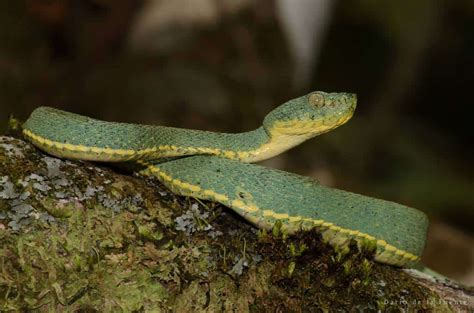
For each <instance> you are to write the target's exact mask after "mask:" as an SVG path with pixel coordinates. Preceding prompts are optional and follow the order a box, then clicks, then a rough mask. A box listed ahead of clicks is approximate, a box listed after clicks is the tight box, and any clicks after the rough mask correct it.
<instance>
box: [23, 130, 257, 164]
mask: <svg viewBox="0 0 474 313" xmlns="http://www.w3.org/2000/svg"><path fill="white" fill-rule="evenodd" d="M23 134H24V135H25V136H27V137H29V138H31V139H32V140H33V141H34V142H38V143H39V144H41V145H46V146H50V147H55V148H57V149H64V150H68V151H73V152H92V153H96V154H105V155H117V154H118V155H124V156H127V155H143V154H150V153H154V152H157V151H158V150H160V151H169V152H177V151H178V150H182V151H183V153H185V152H189V153H193V154H195V153H197V152H200V153H204V154H214V155H223V156H225V157H226V158H229V159H236V158H240V159H245V158H248V157H249V156H250V155H252V153H253V152H252V151H231V150H220V149H217V148H205V147H202V148H201V147H198V148H195V147H177V146H175V145H161V146H155V147H152V148H146V149H141V150H132V149H113V148H109V147H105V148H101V147H88V146H84V145H73V144H70V143H62V142H58V141H52V140H50V139H47V138H44V137H41V136H39V135H36V134H34V133H33V132H32V131H30V130H28V129H24V130H23Z"/></svg>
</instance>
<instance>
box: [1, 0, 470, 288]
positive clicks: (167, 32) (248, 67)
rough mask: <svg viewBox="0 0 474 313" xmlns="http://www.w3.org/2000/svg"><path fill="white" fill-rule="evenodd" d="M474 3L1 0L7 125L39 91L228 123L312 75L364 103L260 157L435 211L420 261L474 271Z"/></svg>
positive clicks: (153, 115)
mask: <svg viewBox="0 0 474 313" xmlns="http://www.w3.org/2000/svg"><path fill="white" fill-rule="evenodd" d="M473 56H474V2H473V1H471V0H464V1H451V0H444V1H429V0H419V1H375V0H349V1H331V0H299V1H296V0H295V1H292V0H262V1H250V0H221V1H215V0H173V1H170V0H169V1H166V0H153V1H152V0H150V1H138V0H25V1H18V0H2V1H1V2H0V120H1V121H2V122H1V124H0V131H2V132H4V131H6V129H7V125H8V117H9V116H10V115H11V114H13V115H14V116H15V117H18V118H20V119H23V120H24V119H26V118H27V117H28V114H29V113H30V112H31V111H32V110H33V109H34V108H35V107H37V106H39V105H48V106H54V107H57V108H61V109H65V110H69V111H73V112H76V113H80V114H85V115H89V116H92V117H95V118H100V119H106V120H114V121H127V122H136V123H149V124H161V125H172V126H178V127H186V128H198V129H206V130H216V131H225V132H238V131H246V130H250V129H252V128H255V127H258V126H259V125H260V123H261V121H262V119H263V117H264V116H265V114H266V113H267V112H269V111H270V110H271V109H272V108H274V107H276V106H277V105H279V104H281V103H283V102H284V101H286V100H288V99H291V98H294V97H297V96H300V95H302V94H304V93H308V92H310V91H313V90H324V91H347V92H354V93H357V94H358V98H359V104H358V108H357V110H356V114H355V116H354V118H353V119H352V120H351V121H350V122H349V123H348V124H347V125H344V126H343V127H341V128H340V129H337V130H336V131H334V132H331V133H328V134H325V135H324V136H321V137H320V138H317V139H315V140H312V141H309V142H306V143H304V144H303V145H301V146H299V147H297V148H295V149H293V150H292V151H289V152H288V153H286V154H285V155H282V156H280V157H278V158H275V159H272V160H269V161H266V162H265V164H266V165H268V166H273V167H278V168H281V169H285V170H288V171H292V172H297V173H300V174H304V175H309V176H314V177H317V178H318V179H320V180H321V181H322V182H323V183H324V184H327V185H330V186H335V187H338V188H342V189H346V190H351V191H354V192H358V193H362V194H366V195H371V196H374V197H379V198H384V199H388V200H393V201H397V202H400V203H403V204H407V205H410V206H413V207H416V208H418V209H420V210H422V211H424V212H426V213H427V214H428V215H429V217H430V220H431V222H432V223H431V229H430V236H429V241H428V247H427V250H426V253H425V255H424V262H425V263H426V264H427V265H429V266H431V267H433V268H434V269H435V270H439V271H441V272H443V273H445V274H447V275H450V276H453V277H455V278H457V279H459V280H461V281H463V282H465V283H467V284H471V285H472V284H474V239H473V236H474V227H473V225H474V182H473V174H474V170H473V166H472V163H473V162H472V160H473V155H474V154H473V147H472V133H473V132H472V127H473V126H472V109H471V108H472V106H473V105H474V103H473V100H472V99H473V91H472V88H473V86H474V58H473Z"/></svg>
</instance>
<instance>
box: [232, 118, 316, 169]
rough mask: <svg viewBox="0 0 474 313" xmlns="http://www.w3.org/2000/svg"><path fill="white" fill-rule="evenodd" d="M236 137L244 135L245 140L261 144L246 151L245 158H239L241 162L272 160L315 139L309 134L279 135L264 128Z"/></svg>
mask: <svg viewBox="0 0 474 313" xmlns="http://www.w3.org/2000/svg"><path fill="white" fill-rule="evenodd" d="M236 135H243V136H244V138H247V139H246V140H252V141H255V142H258V143H259V144H258V145H257V146H255V147H254V148H253V149H251V150H249V151H246V152H247V153H245V154H244V156H245V157H242V158H239V161H241V162H258V161H262V160H266V159H269V158H272V157H274V156H276V155H279V154H281V153H283V152H285V151H287V150H289V149H291V148H293V147H295V146H297V145H299V144H300V143H302V142H304V141H306V140H308V139H309V138H311V137H313V136H311V135H308V134H302V135H289V134H284V133H279V132H278V131H275V129H270V130H266V129H265V128H264V127H260V128H258V129H256V130H254V131H251V132H247V133H243V134H236Z"/></svg>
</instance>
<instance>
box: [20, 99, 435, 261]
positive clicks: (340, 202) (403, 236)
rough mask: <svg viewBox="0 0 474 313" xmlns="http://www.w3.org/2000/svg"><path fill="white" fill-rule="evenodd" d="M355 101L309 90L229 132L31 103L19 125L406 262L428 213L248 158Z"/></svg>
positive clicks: (170, 183) (418, 248)
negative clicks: (111, 118)
mask: <svg viewBox="0 0 474 313" xmlns="http://www.w3.org/2000/svg"><path fill="white" fill-rule="evenodd" d="M355 106H356V97H355V95H353V94H348V93H324V92H314V93H311V94H308V95H305V96H302V97H300V98H296V99H293V100H290V101H288V102H286V103H284V104H282V105H281V106H279V107H278V108H276V109H274V110H273V111H272V112H270V113H269V114H268V115H267V116H266V117H265V119H264V121H263V125H262V126H261V127H260V128H258V129H256V130H254V131H250V132H245V133H238V134H226V133H215V132H207V131H200V130H188V129H180V128H172V127H164V126H148V125H137V124H125V123H114V122H105V121H99V120H95V119H92V118H88V117H85V116H81V115H77V114H73V113H69V112H64V111H60V110H57V109H53V108H48V107H40V108H37V109H36V110H35V111H33V113H32V114H31V116H30V118H29V119H28V120H27V121H26V123H25V124H24V126H23V133H24V135H25V136H26V138H28V139H29V140H30V141H31V142H32V143H33V144H35V145H36V146H37V147H39V148H40V149H42V150H44V151H46V152H48V153H50V154H52V155H56V156H58V157H64V158H73V159H84V160H93V161H108V162H112V161H113V162H121V161H131V160H135V161H138V162H139V163H141V164H142V165H145V170H143V174H146V175H155V176H156V177H158V179H159V180H160V181H161V182H162V183H163V184H164V185H165V186H167V187H168V188H169V189H171V190H172V191H173V192H175V193H177V194H180V195H185V196H192V197H196V198H200V199H205V200H213V201H217V202H220V203H222V204H224V205H226V206H228V207H230V208H232V209H233V210H235V211H236V212H237V213H238V214H240V215H241V216H243V217H244V218H245V219H246V220H248V221H249V222H251V223H252V224H254V225H256V226H258V227H261V228H265V229H270V228H271V227H272V226H273V225H274V224H275V222H276V221H281V223H282V228H283V229H284V230H286V231H287V232H288V233H289V234H292V233H294V232H296V231H298V230H308V229H311V228H317V229H318V230H319V231H320V232H321V234H322V236H323V238H324V239H325V240H327V241H328V242H329V243H331V244H332V245H333V246H338V247H343V246H346V245H347V244H348V243H349V242H350V240H351V239H352V240H355V241H356V242H357V243H358V244H359V245H362V244H364V242H367V241H368V242H371V243H372V244H374V245H375V246H376V251H375V260H377V261H379V262H383V263H387V264H392V265H397V266H410V265H412V264H414V263H417V262H418V261H419V257H420V255H421V252H422V250H423V248H424V244H425V237H426V231H427V227H428V220H427V218H426V216H425V215H424V214H423V213H422V212H420V211H417V210H415V209H412V208H410V207H406V206H403V205H400V204H397V203H393V202H389V201H384V200H379V199H374V198H370V197H366V196H362V195H358V194H354V193H351V192H346V191H342V190H337V189H333V188H328V187H325V186H322V185H320V184H319V183H318V182H317V181H315V180H313V179H311V178H309V177H305V176H300V175H296V174H291V173H288V172H283V171H279V170H275V169H269V168H266V167H263V166H259V165H255V164H249V162H255V161H259V160H263V159H267V158H270V157H272V156H275V155H277V154H279V153H282V152H284V151H286V150H288V149H290V148H292V147H294V146H296V145H298V144H300V143H301V142H303V141H305V140H307V139H309V138H312V137H314V136H317V135H319V134H322V133H324V132H327V131H330V130H332V129H334V128H336V127H338V126H340V125H342V124H344V123H345V122H346V121H348V120H349V119H350V118H351V117H352V114H353V112H354V110H355ZM170 157H173V158H174V159H172V160H169V158H170ZM160 158H165V159H164V160H165V161H161V162H160Z"/></svg>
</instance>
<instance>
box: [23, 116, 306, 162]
mask: <svg viewBox="0 0 474 313" xmlns="http://www.w3.org/2000/svg"><path fill="white" fill-rule="evenodd" d="M275 125H276V123H275V124H274V125H272V127H265V126H261V127H259V128H257V129H255V130H252V131H248V132H243V133H234V134H230V133H218V132H209V131H203V130H190V129H182V128H174V127H164V126H147V125H134V124H126V123H113V122H105V121H100V120H95V119H91V118H88V117H84V116H80V115H77V114H72V113H68V112H63V111H59V110H56V109H51V108H39V109H37V110H35V111H34V112H33V113H32V115H31V116H30V118H29V119H28V121H27V122H26V123H25V125H24V134H25V136H26V137H27V138H29V140H30V141H31V142H33V143H34V144H35V145H36V146H38V147H39V148H40V149H42V150H44V151H46V152H48V153H50V154H52V155H56V156H59V157H64V158H71V159H83V160H91V161H107V162H114V161H115V162H121V161H130V160H141V159H142V160H143V159H149V160H150V159H159V158H166V157H179V156H189V155H198V154H201V155H203V154H204V155H215V156H220V157H225V158H229V159H234V160H239V161H241V162H256V161H260V160H264V159H267V158H270V157H273V156H275V155H277V154H280V153H282V152H284V151H286V150H288V149H290V148H292V147H294V146H296V145H298V144H299V143H301V142H303V141H304V140H306V139H308V138H310V137H312V136H309V135H307V134H299V133H298V134H293V133H292V134H288V132H283V131H279V128H278V127H275ZM290 128H291V129H293V128H297V127H290Z"/></svg>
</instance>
